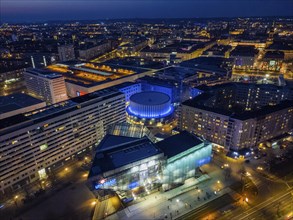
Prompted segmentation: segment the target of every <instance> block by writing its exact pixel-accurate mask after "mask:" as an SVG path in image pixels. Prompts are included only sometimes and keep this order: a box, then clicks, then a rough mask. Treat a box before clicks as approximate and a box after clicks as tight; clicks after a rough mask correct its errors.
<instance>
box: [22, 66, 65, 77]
mask: <svg viewBox="0 0 293 220" xmlns="http://www.w3.org/2000/svg"><path fill="white" fill-rule="evenodd" d="M25 72H26V73H29V74H32V75H35V76H39V77H43V78H48V79H55V78H60V77H63V76H62V74H60V73H56V72H52V71H49V70H47V69H36V68H28V69H26V70H25Z"/></svg>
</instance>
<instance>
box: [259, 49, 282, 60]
mask: <svg viewBox="0 0 293 220" xmlns="http://www.w3.org/2000/svg"><path fill="white" fill-rule="evenodd" d="M264 59H281V60H283V59H284V52H282V51H267V52H266V54H265V56H264Z"/></svg>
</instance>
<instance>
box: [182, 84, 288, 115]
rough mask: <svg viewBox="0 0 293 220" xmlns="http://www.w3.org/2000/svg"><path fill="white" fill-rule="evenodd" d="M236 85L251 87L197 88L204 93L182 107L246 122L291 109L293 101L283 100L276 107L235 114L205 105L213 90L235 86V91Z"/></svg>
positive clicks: (223, 85)
mask: <svg viewBox="0 0 293 220" xmlns="http://www.w3.org/2000/svg"><path fill="white" fill-rule="evenodd" d="M237 85H241V86H251V84H246V83H225V84H219V85H215V86H199V87H197V88H198V89H200V90H202V91H205V92H204V93H202V94H201V95H198V96H196V97H195V98H193V99H189V100H186V101H185V102H183V103H182V105H186V106H190V107H194V108H198V109H202V110H205V111H210V112H214V113H217V114H221V115H225V116H228V117H231V118H234V119H239V120H247V119H250V118H258V117H262V116H264V115H267V114H270V113H273V112H276V111H279V110H282V109H286V108H289V107H293V100H283V101H281V102H280V103H279V104H277V105H273V106H263V107H261V108H260V109H257V110H254V111H243V112H237V111H233V110H227V109H223V108H216V107H209V106H207V105H206V104H205V103H206V101H208V100H209V99H210V98H212V97H213V96H214V95H215V94H214V93H213V90H215V91H216V90H217V89H219V88H227V87H231V88H232V87H233V86H235V89H237ZM253 85H254V86H257V87H260V88H261V87H271V88H270V89H279V88H281V87H279V86H276V85H267V84H265V85H256V84H253Z"/></svg>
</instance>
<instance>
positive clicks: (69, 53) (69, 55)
mask: <svg viewBox="0 0 293 220" xmlns="http://www.w3.org/2000/svg"><path fill="white" fill-rule="evenodd" d="M58 55H59V60H60V61H62V62H65V61H70V60H74V59H75V52H74V47H73V45H71V44H70V45H62V46H59V47H58Z"/></svg>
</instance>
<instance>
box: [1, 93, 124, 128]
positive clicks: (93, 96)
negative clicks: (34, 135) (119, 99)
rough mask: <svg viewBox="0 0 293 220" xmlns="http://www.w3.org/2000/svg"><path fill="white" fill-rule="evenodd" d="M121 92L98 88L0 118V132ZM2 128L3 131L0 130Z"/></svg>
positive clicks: (46, 118) (61, 113)
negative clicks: (22, 112) (65, 99)
mask: <svg viewBox="0 0 293 220" xmlns="http://www.w3.org/2000/svg"><path fill="white" fill-rule="evenodd" d="M122 94H123V93H121V92H119V91H116V90H113V89H111V88H108V89H103V90H99V91H96V92H93V93H89V94H86V95H84V96H80V97H76V98H73V99H70V100H67V101H64V102H60V103H56V104H54V105H50V106H47V107H44V108H41V109H38V110H37V111H33V112H29V113H25V114H19V115H15V116H12V117H9V118H5V119H1V120H0V134H2V133H7V132H8V133H9V131H11V129H12V130H13V126H18V125H19V126H20V125H21V123H24V122H27V123H29V124H33V123H37V122H42V121H46V120H48V119H51V118H53V117H57V116H59V115H63V114H66V113H68V112H71V111H75V110H76V109H77V108H80V107H86V106H88V105H91V104H93V103H96V102H99V101H102V100H105V99H109V98H112V97H115V96H117V95H122ZM2 130H3V131H2Z"/></svg>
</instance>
